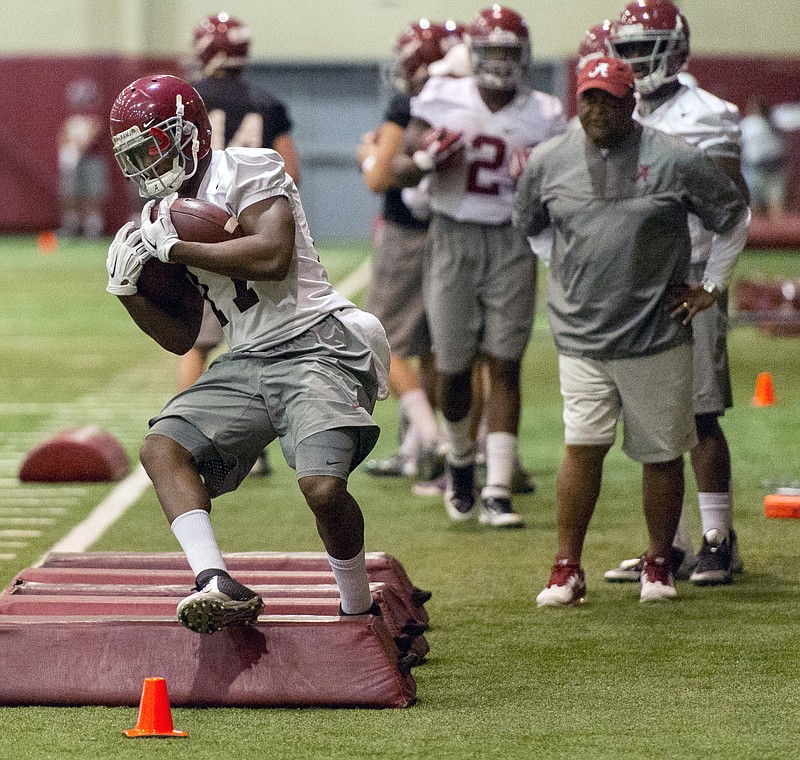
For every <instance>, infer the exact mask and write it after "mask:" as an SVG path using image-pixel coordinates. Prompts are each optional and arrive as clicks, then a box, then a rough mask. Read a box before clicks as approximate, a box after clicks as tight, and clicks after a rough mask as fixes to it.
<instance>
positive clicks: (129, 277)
mask: <svg viewBox="0 0 800 760" xmlns="http://www.w3.org/2000/svg"><path fill="white" fill-rule="evenodd" d="M149 258H151V254H150V252H149V251H148V250H147V248H146V247H145V246H144V243H142V231H141V230H138V229H135V228H134V226H133V222H128V223H127V224H126V225H124V226H122V227H120V229H119V232H117V234H116V235H115V236H114V240H113V241H111V245H110V246H109V247H108V257H107V258H106V270H107V271H108V285H107V286H106V290H107V291H108V292H109V293H113V294H114V295H115V296H132V295H133V294H134V293H136V283H137V281H138V280H139V275H140V274H141V273H142V267H143V266H144V262H145V261H147V259H149Z"/></svg>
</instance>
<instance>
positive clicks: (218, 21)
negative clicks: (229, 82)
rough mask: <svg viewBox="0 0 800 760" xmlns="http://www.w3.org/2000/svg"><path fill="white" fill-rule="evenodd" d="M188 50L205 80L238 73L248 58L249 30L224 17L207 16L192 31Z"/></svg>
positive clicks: (219, 14) (241, 24)
mask: <svg viewBox="0 0 800 760" xmlns="http://www.w3.org/2000/svg"><path fill="white" fill-rule="evenodd" d="M192 50H193V52H194V56H195V58H196V59H197V61H198V63H199V64H200V68H201V69H202V70H203V74H204V75H205V76H210V75H211V74H214V73H215V72H216V71H218V70H219V69H241V68H243V67H244V66H245V65H247V60H248V56H249V54H250V29H248V28H247V27H246V26H245V25H244V24H243V23H242V22H241V21H239V20H238V19H235V18H233V17H231V16H229V15H228V14H227V13H218V14H216V15H215V16H209V17H208V18H206V19H205V20H203V21H202V22H201V23H200V24H199V25H198V26H197V28H196V29H195V30H194V41H193V44H192Z"/></svg>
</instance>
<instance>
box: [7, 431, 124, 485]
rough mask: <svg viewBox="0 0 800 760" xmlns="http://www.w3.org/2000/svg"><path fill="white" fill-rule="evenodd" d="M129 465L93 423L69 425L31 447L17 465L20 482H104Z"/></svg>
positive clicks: (111, 439)
mask: <svg viewBox="0 0 800 760" xmlns="http://www.w3.org/2000/svg"><path fill="white" fill-rule="evenodd" d="M129 468H130V460H129V459H128V454H127V453H126V451H125V449H124V448H123V446H122V444H121V443H120V442H119V441H118V440H117V439H116V438H115V437H114V436H113V435H111V433H107V432H106V431H104V430H101V429H100V428H98V427H95V426H94V425H87V426H86V427H80V428H70V429H68V430H62V431H61V432H60V433H56V434H55V435H53V436H52V437H50V438H48V439H47V440H46V441H43V442H42V443H40V444H39V445H38V446H35V447H34V448H33V449H32V450H31V451H30V453H29V454H28V455H27V456H26V457H25V459H24V460H23V462H22V465H21V466H20V470H19V479H20V481H22V482H23V483H108V482H115V481H117V480H121V479H122V478H123V477H124V476H125V475H126V474H127V473H128V469H129Z"/></svg>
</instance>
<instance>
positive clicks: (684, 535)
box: [672, 508, 694, 556]
mask: <svg viewBox="0 0 800 760" xmlns="http://www.w3.org/2000/svg"><path fill="white" fill-rule="evenodd" d="M672 545H673V546H674V547H675V548H676V549H680V550H681V551H683V552H685V553H686V555H687V556H691V555H692V554H694V547H693V546H692V532H691V531H690V530H689V524H688V522H687V520H686V509H685V508H684V509H681V519H680V520H679V521H678V530H676V531H675V538H674V539H672Z"/></svg>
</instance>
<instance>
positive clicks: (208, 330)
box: [194, 301, 225, 351]
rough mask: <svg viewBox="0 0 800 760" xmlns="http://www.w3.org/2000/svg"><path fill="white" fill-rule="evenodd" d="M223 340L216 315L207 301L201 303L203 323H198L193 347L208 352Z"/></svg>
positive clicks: (223, 336)
mask: <svg viewBox="0 0 800 760" xmlns="http://www.w3.org/2000/svg"><path fill="white" fill-rule="evenodd" d="M224 340H225V335H224V334H223V332H222V325H221V324H220V323H219V320H218V319H217V316H216V314H214V311H213V309H212V308H211V304H210V303H209V302H208V301H203V321H202V322H201V323H200V332H199V333H198V334H197V340H196V341H195V342H194V347H195V348H199V349H201V350H203V351H210V350H211V349H213V348H216V347H217V346H219V345H221V344H222V342H223V341H224Z"/></svg>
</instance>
